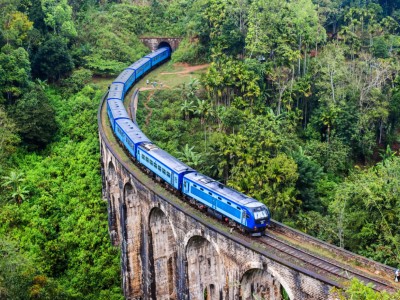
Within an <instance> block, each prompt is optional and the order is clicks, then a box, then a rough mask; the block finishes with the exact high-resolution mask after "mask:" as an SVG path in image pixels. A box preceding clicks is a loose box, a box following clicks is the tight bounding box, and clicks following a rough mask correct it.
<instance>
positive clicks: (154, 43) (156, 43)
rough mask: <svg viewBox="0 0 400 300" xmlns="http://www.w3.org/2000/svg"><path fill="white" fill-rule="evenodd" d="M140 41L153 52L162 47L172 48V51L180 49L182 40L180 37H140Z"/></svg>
mask: <svg viewBox="0 0 400 300" xmlns="http://www.w3.org/2000/svg"><path fill="white" fill-rule="evenodd" d="M140 41H141V42H142V43H143V44H145V45H146V47H148V48H149V49H150V50H151V51H154V50H157V49H158V48H161V47H170V48H171V50H172V51H175V50H176V48H178V46H179V43H180V42H181V41H182V38H179V37H140Z"/></svg>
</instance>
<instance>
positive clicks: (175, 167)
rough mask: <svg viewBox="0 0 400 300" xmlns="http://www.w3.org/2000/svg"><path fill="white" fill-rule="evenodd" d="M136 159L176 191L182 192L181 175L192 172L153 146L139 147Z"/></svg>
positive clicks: (144, 145) (142, 145)
mask: <svg viewBox="0 0 400 300" xmlns="http://www.w3.org/2000/svg"><path fill="white" fill-rule="evenodd" d="M136 159H137V160H138V161H139V162H140V163H141V164H142V165H144V166H145V167H146V168H148V169H149V170H150V171H152V172H153V173H154V174H156V175H157V176H158V177H160V178H162V179H163V180H164V181H165V182H167V183H168V184H170V185H171V186H173V187H174V188H175V189H177V190H182V179H183V175H185V174H186V173H188V172H193V171H194V170H193V169H192V168H190V167H189V166H187V165H186V164H184V163H183V162H181V161H179V160H178V159H176V158H175V157H173V156H172V155H170V154H169V153H168V152H165V151H164V150H162V149H160V148H158V147H157V146H156V145H154V144H150V143H143V144H141V145H139V147H138V151H137V157H136Z"/></svg>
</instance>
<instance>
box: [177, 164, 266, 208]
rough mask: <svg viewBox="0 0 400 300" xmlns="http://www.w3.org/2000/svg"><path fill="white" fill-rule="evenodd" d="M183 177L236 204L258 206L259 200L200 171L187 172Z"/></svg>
mask: <svg viewBox="0 0 400 300" xmlns="http://www.w3.org/2000/svg"><path fill="white" fill-rule="evenodd" d="M185 178H187V179H189V180H190V181H193V182H194V183H196V184H198V185H200V186H204V187H205V188H207V189H209V190H210V191H213V192H215V193H217V194H219V195H221V196H223V197H225V198H227V199H229V200H232V201H234V202H235V203H237V204H240V205H246V206H249V207H255V206H259V204H260V202H258V201H257V200H256V199H253V198H250V197H248V196H246V195H245V194H243V193H240V192H238V191H236V190H234V189H232V188H230V187H227V186H226V185H224V184H222V183H220V182H218V181H216V180H214V179H212V178H211V177H208V176H206V175H203V174H201V173H197V172H196V173H189V174H186V175H185Z"/></svg>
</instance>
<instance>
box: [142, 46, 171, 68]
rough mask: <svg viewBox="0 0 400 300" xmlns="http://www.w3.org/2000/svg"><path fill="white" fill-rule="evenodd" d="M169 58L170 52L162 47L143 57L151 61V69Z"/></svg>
mask: <svg viewBox="0 0 400 300" xmlns="http://www.w3.org/2000/svg"><path fill="white" fill-rule="evenodd" d="M170 56H171V50H170V49H169V48H168V47H163V48H160V49H158V50H156V51H154V52H152V53H150V54H148V55H146V56H145V57H147V58H149V59H150V60H151V67H153V66H155V65H157V64H158V63H160V62H162V61H164V60H166V59H167V58H168V57H170Z"/></svg>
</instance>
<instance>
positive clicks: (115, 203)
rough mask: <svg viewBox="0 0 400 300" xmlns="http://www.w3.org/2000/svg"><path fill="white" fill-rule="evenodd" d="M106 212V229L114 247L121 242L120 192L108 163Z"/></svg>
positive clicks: (112, 165) (112, 168) (116, 177)
mask: <svg viewBox="0 0 400 300" xmlns="http://www.w3.org/2000/svg"><path fill="white" fill-rule="evenodd" d="M106 178H107V186H108V187H107V191H108V193H107V204H108V205H107V210H108V228H109V232H110V237H111V243H112V244H113V245H114V246H117V245H119V243H120V241H121V222H120V212H119V210H120V190H119V182H118V175H117V172H116V169H115V167H114V164H113V163H112V162H111V161H110V162H109V163H108V168H107V175H106Z"/></svg>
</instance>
